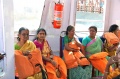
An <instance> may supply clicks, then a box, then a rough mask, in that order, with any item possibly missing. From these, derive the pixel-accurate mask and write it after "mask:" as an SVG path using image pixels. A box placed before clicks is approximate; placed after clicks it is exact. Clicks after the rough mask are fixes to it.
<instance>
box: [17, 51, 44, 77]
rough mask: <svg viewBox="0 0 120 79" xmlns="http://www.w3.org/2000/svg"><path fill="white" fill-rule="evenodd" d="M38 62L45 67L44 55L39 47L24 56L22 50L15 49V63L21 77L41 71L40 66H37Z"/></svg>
mask: <svg viewBox="0 0 120 79" xmlns="http://www.w3.org/2000/svg"><path fill="white" fill-rule="evenodd" d="M38 64H40V65H41V66H42V67H43V62H42V56H41V53H40V51H39V49H35V50H33V51H31V53H30V54H29V55H28V56H24V55H23V54H22V52H21V51H19V50H15V65H16V67H17V70H18V74H19V78H20V79H25V78H27V77H30V76H33V75H34V74H36V73H39V72H41V69H40V67H38V66H37V65H38ZM43 68H44V67H43Z"/></svg>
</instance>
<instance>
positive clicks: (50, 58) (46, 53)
mask: <svg viewBox="0 0 120 79" xmlns="http://www.w3.org/2000/svg"><path fill="white" fill-rule="evenodd" d="M46 35H47V34H46V31H45V30H44V29H42V28H39V29H38V30H37V38H36V39H35V40H34V44H35V45H36V47H37V48H39V49H40V50H41V53H42V58H43V62H44V65H45V68H46V70H47V75H48V79H67V68H66V65H65V63H64V61H63V60H62V59H61V58H60V57H58V56H55V55H53V53H52V50H51V48H50V46H49V44H48V41H47V40H46V39H45V37H46Z"/></svg>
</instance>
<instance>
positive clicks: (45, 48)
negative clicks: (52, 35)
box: [42, 40, 51, 57]
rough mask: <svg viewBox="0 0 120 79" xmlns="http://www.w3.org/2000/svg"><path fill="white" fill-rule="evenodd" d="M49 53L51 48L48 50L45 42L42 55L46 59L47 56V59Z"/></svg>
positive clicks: (48, 47)
mask: <svg viewBox="0 0 120 79" xmlns="http://www.w3.org/2000/svg"><path fill="white" fill-rule="evenodd" d="M50 52H51V48H50V46H49V44H48V42H47V40H45V41H44V45H43V49H42V55H43V56H45V57H47V56H48V57H49V55H50Z"/></svg>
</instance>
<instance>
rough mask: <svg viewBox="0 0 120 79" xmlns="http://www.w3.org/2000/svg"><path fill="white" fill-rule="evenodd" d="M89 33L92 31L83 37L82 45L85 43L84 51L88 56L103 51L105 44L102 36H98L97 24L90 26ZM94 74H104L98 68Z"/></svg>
mask: <svg viewBox="0 0 120 79" xmlns="http://www.w3.org/2000/svg"><path fill="white" fill-rule="evenodd" d="M89 33H90V35H89V36H87V37H85V38H83V40H82V45H83V49H84V51H83V52H84V54H85V56H86V57H87V58H89V57H90V56H91V55H93V54H96V53H99V52H101V51H102V46H103V42H102V40H101V39H100V37H99V36H96V33H97V27H95V26H91V27H89ZM92 75H94V74H92ZM94 76H102V74H101V73H98V71H97V70H96V71H95V75H94Z"/></svg>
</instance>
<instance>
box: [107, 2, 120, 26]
mask: <svg viewBox="0 0 120 79" xmlns="http://www.w3.org/2000/svg"><path fill="white" fill-rule="evenodd" d="M119 7H120V0H111V4H110V11H109V26H110V25H111V24H114V23H117V24H118V21H119V22H120V10H119ZM118 25H119V26H120V24H118Z"/></svg>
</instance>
